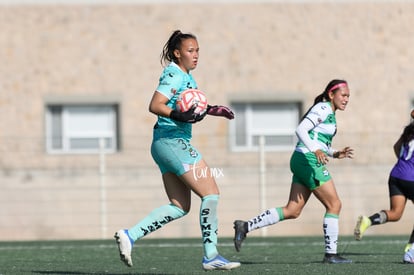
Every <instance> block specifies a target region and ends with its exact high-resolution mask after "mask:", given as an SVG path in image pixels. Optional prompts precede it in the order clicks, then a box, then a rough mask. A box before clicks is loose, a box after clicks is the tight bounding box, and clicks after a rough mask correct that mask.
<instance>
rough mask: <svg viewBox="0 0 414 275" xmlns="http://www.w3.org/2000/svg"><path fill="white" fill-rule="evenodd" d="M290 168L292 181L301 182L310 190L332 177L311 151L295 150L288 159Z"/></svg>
mask: <svg viewBox="0 0 414 275" xmlns="http://www.w3.org/2000/svg"><path fill="white" fill-rule="evenodd" d="M290 170H291V171H292V173H293V176H292V182H294V183H299V184H302V185H304V186H306V187H307V188H309V190H312V191H313V190H315V189H316V188H318V187H319V186H321V185H323V184H324V183H325V182H327V181H329V180H331V178H332V177H331V174H330V173H329V171H328V169H326V167H325V165H322V164H320V163H318V161H317V159H316V156H315V154H313V153H306V154H303V153H301V152H297V151H295V152H294V153H293V154H292V157H291V159H290Z"/></svg>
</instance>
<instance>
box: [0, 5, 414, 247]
mask: <svg viewBox="0 0 414 275" xmlns="http://www.w3.org/2000/svg"><path fill="white" fill-rule="evenodd" d="M114 2H116V1H114ZM172 2H173V1H172ZM267 2H268V3H262V2H255V1H251V3H231V4H225V3H209V2H208V1H205V2H202V3H188V4H186V3H182V2H180V3H175V4H174V3H171V4H166V3H157V2H154V4H124V5H116V4H105V5H81V4H78V5H69V4H67V5H52V4H48V5H30V4H26V5H1V6H0V26H1V30H2V31H1V32H0V61H1V62H0V152H1V153H0V187H1V189H0V190H1V191H0V239H1V240H29V239H89V238H91V239H94V238H110V237H112V234H113V232H115V231H116V230H118V229H120V228H124V227H125V228H127V227H129V226H132V225H133V224H135V223H136V222H137V221H138V220H140V219H141V218H143V217H144V216H145V215H146V214H147V213H148V212H149V211H151V210H152V209H153V208H155V207H157V206H160V205H162V204H165V203H167V200H166V196H165V194H164V191H163V187H162V183H161V177H160V174H159V171H158V168H157V167H156V165H155V164H154V162H153V161H152V159H151V156H150V152H149V146H150V142H151V135H152V125H153V123H154V121H155V117H154V116H153V115H151V114H150V113H149V112H148V102H149V100H150V98H151V96H152V93H153V91H154V89H155V88H156V85H157V83H158V77H159V75H160V73H161V70H162V67H161V65H160V62H159V56H160V52H161V49H162V47H163V45H164V43H165V42H166V40H167V39H168V37H169V35H170V34H171V32H172V31H173V30H175V29H181V30H182V31H184V32H192V33H194V34H196V35H197V37H198V40H199V44H200V62H199V65H198V68H197V69H196V70H195V71H194V72H193V74H194V76H195V78H196V80H197V82H198V84H199V87H200V88H201V89H202V90H204V91H206V93H207V94H208V98H209V101H210V102H211V103H220V104H226V105H228V104H231V102H232V101H233V100H235V99H238V98H240V97H243V98H246V97H251V98H263V100H268V99H279V100H283V99H286V98H287V99H289V98H293V97H294V98H297V97H300V99H301V100H302V102H303V104H304V110H303V111H306V109H307V108H308V107H309V106H310V105H311V104H312V102H313V99H314V97H315V96H316V95H317V94H319V93H320V92H322V90H323V89H324V87H325V86H326V84H327V83H328V82H329V81H330V80H331V79H333V78H344V79H346V80H348V82H349V84H350V88H351V101H350V104H349V106H348V107H347V110H346V111H345V112H340V113H338V114H337V120H338V135H337V137H336V139H335V140H334V147H336V148H341V147H344V146H348V145H349V146H352V147H353V148H354V149H355V158H354V159H353V160H332V161H331V162H330V163H329V170H330V171H331V173H332V174H333V178H334V180H335V183H336V186H337V189H338V192H339V195H340V197H341V199H342V202H343V207H342V214H341V219H340V233H341V234H343V235H348V234H352V230H353V227H354V224H355V221H356V218H357V216H358V215H359V214H361V213H364V214H372V213H373V212H374V211H378V210H381V209H385V208H387V207H388V205H389V203H388V188H387V180H388V173H389V171H390V169H391V167H392V165H393V164H394V161H395V158H394V156H393V151H392V145H393V143H394V142H395V140H396V139H397V138H398V136H399V134H400V132H401V131H402V129H403V127H404V125H406V124H407V123H408V122H409V115H408V114H409V110H410V109H411V108H412V106H413V105H414V104H413V99H414V89H413V81H412V79H413V78H412V77H413V75H414V67H413V64H414V51H413V50H412V48H413V46H414V29H413V27H412V26H414V16H413V14H414V3H410V2H392V1H385V2H380V3H373V1H366V2H363V1H362V2H352V1H351V2H352V3H347V2H346V1H341V2H339V3H336V4H335V3H334V2H333V1H326V2H324V1H316V2H314V3H313V2H311V1H308V2H306V1H302V2H294V3H289V2H290V1H276V2H274V3H269V1H267ZM100 99H102V100H105V99H113V100H115V101H116V102H118V103H119V104H120V119H121V120H120V121H121V132H120V136H121V150H120V151H119V152H117V153H115V154H110V155H106V156H105V160H104V163H105V166H106V172H105V174H104V175H102V174H100V172H99V167H100V166H99V165H100V163H102V162H100V161H101V160H102V159H100V156H99V155H97V154H90V155H79V154H77V155H76V154H75V155H73V154H72V155H70V154H65V155H62V154H48V153H47V152H46V147H45V106H46V104H47V103H48V102H49V101H51V100H52V101H59V100H61V101H62V103H64V102H70V101H81V102H82V101H84V102H88V101H97V100H98V101H99V100H100ZM236 119H237V114H236ZM229 135H230V133H229V122H228V121H226V120H224V119H219V118H211V117H210V118H208V119H205V120H204V121H203V122H202V123H200V124H196V125H195V126H194V140H193V143H194V145H196V146H197V147H198V149H199V150H200V151H201V152H202V153H203V155H204V157H205V159H206V160H207V162H208V163H209V164H210V166H211V167H213V168H215V169H217V170H220V171H221V172H222V173H221V174H220V175H219V176H218V177H217V181H218V183H219V185H220V188H221V200H220V204H219V221H220V236H232V234H233V229H232V222H233V220H234V219H248V218H251V217H253V216H254V215H257V214H259V212H260V210H261V205H262V203H261V201H260V192H261V189H260V186H259V178H260V173H259V172H260V170H259V155H258V152H232V151H231V150H230V147H229V138H230V137H229ZM292 149H293V148H292ZM290 154H291V151H283V152H266V158H265V159H266V174H265V179H266V182H265V186H266V190H265V193H266V196H265V198H264V199H265V201H264V202H263V204H264V205H265V206H266V207H268V208H270V207H276V206H282V205H284V204H285V203H286V201H287V199H288V192H289V187H290V179H291V174H290V170H289V166H288V163H289V158H290ZM102 186H104V189H102ZM102 190H104V191H105V193H102ZM102 194H103V195H104V197H105V203H104V204H102V200H101V198H102ZM198 208H199V199H198V198H197V197H195V196H194V199H193V206H192V211H191V213H190V214H189V215H188V216H186V217H185V218H183V219H182V220H180V221H176V222H174V223H172V224H169V225H168V226H167V227H166V228H164V229H163V230H161V231H157V232H155V233H153V234H152V235H151V237H183V236H188V237H198V236H199V231H200V230H199V225H198ZM413 213H414V212H413V206H412V204H411V203H408V204H407V210H406V213H405V214H404V217H403V218H402V220H401V221H400V222H398V223H394V224H387V225H384V226H380V227H376V228H372V230H370V232H368V233H367V234H405V235H408V234H409V233H410V232H411V229H412V224H413V220H412V217H413ZM323 215H324V208H323V206H322V205H321V204H320V203H319V202H318V201H317V200H316V199H315V198H314V197H312V198H311V199H310V201H309V203H308V205H307V207H306V208H305V210H304V212H303V214H302V216H301V217H300V218H299V219H297V220H295V221H286V222H283V223H280V224H278V225H276V226H273V227H270V228H268V229H267V230H266V231H257V232H254V233H253V234H255V235H261V234H267V235H272V236H284V235H318V234H320V235H322V217H323Z"/></svg>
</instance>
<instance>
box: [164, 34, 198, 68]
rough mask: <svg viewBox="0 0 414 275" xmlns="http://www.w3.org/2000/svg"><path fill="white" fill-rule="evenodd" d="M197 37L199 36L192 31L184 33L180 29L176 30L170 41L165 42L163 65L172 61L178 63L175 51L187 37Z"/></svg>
mask: <svg viewBox="0 0 414 275" xmlns="http://www.w3.org/2000/svg"><path fill="white" fill-rule="evenodd" d="M189 38H192V39H196V40H197V37H196V36H195V35H194V34H191V33H182V32H181V31H180V30H175V31H174V32H173V33H172V34H171V36H170V38H169V39H168V41H167V42H166V43H165V45H164V47H163V49H162V52H161V60H160V61H161V65H163V66H164V65H167V64H168V63H170V62H175V63H178V60H177V57H176V56H175V55H174V51H175V50H177V49H180V48H181V43H182V41H183V40H186V39H189Z"/></svg>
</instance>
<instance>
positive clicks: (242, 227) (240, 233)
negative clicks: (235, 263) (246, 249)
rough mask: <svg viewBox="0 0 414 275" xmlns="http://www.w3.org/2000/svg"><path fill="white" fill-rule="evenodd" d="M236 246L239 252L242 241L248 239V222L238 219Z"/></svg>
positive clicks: (235, 231) (235, 224)
mask: <svg viewBox="0 0 414 275" xmlns="http://www.w3.org/2000/svg"><path fill="white" fill-rule="evenodd" d="M233 224H234V226H233V228H234V239H233V241H234V247H235V248H236V251H237V252H240V249H241V245H242V242H243V241H244V239H246V234H247V232H248V231H247V222H245V221H241V220H236V221H234V223H233Z"/></svg>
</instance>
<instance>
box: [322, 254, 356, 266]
mask: <svg viewBox="0 0 414 275" xmlns="http://www.w3.org/2000/svg"><path fill="white" fill-rule="evenodd" d="M322 262H323V263H327V264H350V263H352V260H349V259H345V258H343V257H341V256H339V255H338V254H325V257H324V258H323V261H322Z"/></svg>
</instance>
